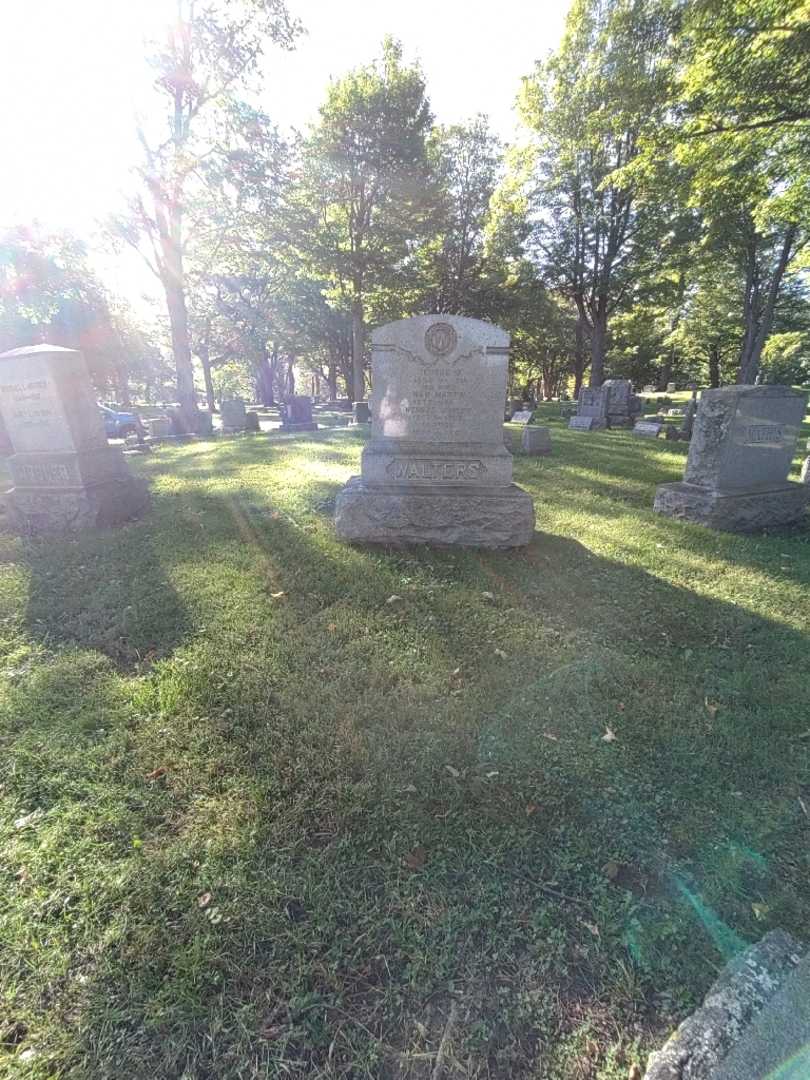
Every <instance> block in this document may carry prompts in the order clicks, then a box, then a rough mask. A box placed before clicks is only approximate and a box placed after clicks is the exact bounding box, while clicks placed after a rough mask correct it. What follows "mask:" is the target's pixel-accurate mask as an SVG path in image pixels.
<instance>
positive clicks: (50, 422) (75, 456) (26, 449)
mask: <svg viewBox="0 0 810 1080" xmlns="http://www.w3.org/2000/svg"><path fill="white" fill-rule="evenodd" d="M0 412H2V415H3V419H4V421H5V424H6V427H7V429H8V432H9V437H10V439H11V442H12V446H13V448H14V454H13V456H12V457H11V458H10V459H9V468H10V471H11V477H12V480H13V483H14V486H13V488H11V490H10V491H9V492H8V493H7V495H6V501H7V506H8V510H9V516H10V519H11V521H12V524H13V525H14V527H15V528H16V529H17V530H18V531H19V532H21V533H24V534H26V535H41V534H43V535H44V534H50V533H65V532H75V531H78V530H79V529H83V528H88V527H92V526H106V525H118V524H120V523H121V522H124V521H127V520H129V519H131V518H134V517H137V516H138V515H139V514H140V513H142V511H143V510H144V509H145V507H146V505H147V503H148V492H147V488H146V484H145V483H144V482H143V481H142V480H138V479H136V478H135V477H133V476H132V475H131V473H130V472H129V469H128V467H127V463H126V460H125V458H124V456H123V453H122V451H121V449H120V447H113V446H110V445H109V444H108V443H107V438H106V435H105V433H104V424H103V421H102V420H101V416H100V413H99V409H98V405H97V404H96V401H95V396H94V394H93V390H92V386H91V384H90V378H89V376H88V373H87V368H86V366H85V363H84V359H83V357H82V355H81V353H79V352H76V351H75V350H73V349H62V348H59V347H58V346H54V345H37V346H33V347H31V348H24V349H13V350H12V351H11V352H6V353H3V354H1V355H0Z"/></svg>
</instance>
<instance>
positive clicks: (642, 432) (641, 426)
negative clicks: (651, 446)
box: [633, 420, 664, 439]
mask: <svg viewBox="0 0 810 1080" xmlns="http://www.w3.org/2000/svg"><path fill="white" fill-rule="evenodd" d="M663 429H664V424H663V422H662V421H660V420H636V423H635V427H634V428H633V434H634V435H638V436H640V437H641V438H643V439H657V438H658V436H659V435H660V434H661V432H662V431H663Z"/></svg>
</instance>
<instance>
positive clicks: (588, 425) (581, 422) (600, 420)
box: [568, 416, 607, 431]
mask: <svg viewBox="0 0 810 1080" xmlns="http://www.w3.org/2000/svg"><path fill="white" fill-rule="evenodd" d="M568 427H569V428H570V429H572V430H575V431H599V430H600V429H601V428H606V427H607V421H606V420H605V418H604V417H603V416H572V417H571V419H570V420H569V421H568Z"/></svg>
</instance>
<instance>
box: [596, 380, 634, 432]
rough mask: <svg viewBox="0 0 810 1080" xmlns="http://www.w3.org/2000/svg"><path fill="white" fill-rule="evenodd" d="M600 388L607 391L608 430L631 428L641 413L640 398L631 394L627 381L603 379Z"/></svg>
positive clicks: (630, 384)
mask: <svg viewBox="0 0 810 1080" xmlns="http://www.w3.org/2000/svg"><path fill="white" fill-rule="evenodd" d="M602 388H603V389H605V390H607V394H608V403H607V426H608V427H610V428H620V427H632V426H633V421H634V419H635V417H636V416H637V415H638V414H639V413H640V412H641V410H642V408H643V405H642V401H641V398H640V397H638V396H637V395H636V394H634V393H633V384H632V382H631V381H630V380H629V379H605V381H604V383H603V384H602Z"/></svg>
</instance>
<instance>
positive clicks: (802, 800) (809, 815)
mask: <svg viewBox="0 0 810 1080" xmlns="http://www.w3.org/2000/svg"><path fill="white" fill-rule="evenodd" d="M797 798H798V800H799V806H800V807H801V808H802V810H803V811H804V816H805V817H810V813H808V812H807V804H806V803H805V801H804V799H803V798H802V797H801V795H799V796H797Z"/></svg>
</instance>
